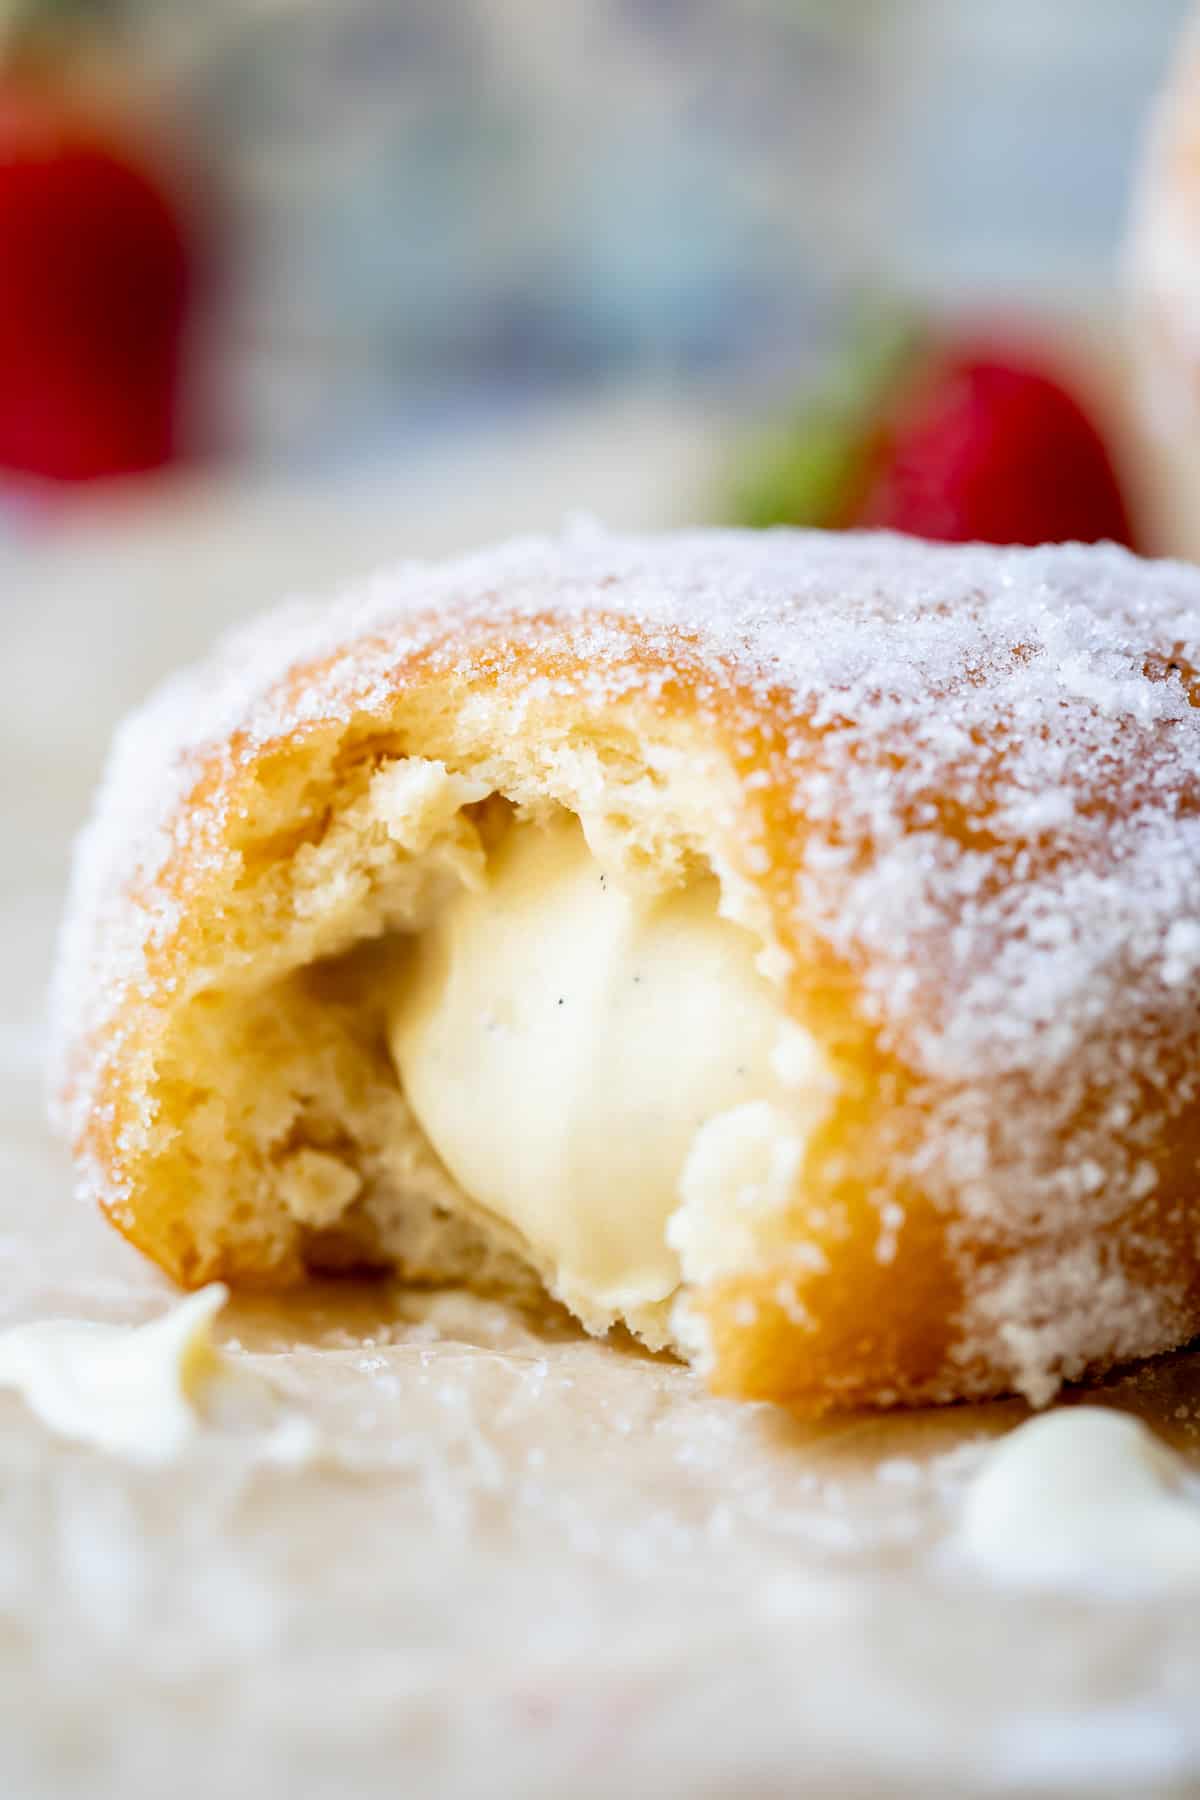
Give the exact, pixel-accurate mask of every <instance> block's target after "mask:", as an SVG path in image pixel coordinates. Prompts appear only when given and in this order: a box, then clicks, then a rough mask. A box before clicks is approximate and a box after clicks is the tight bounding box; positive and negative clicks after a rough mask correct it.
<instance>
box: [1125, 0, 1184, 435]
mask: <svg viewBox="0 0 1200 1800" xmlns="http://www.w3.org/2000/svg"><path fill="white" fill-rule="evenodd" d="M1126 259H1127V266H1128V282H1129V291H1130V298H1131V302H1132V315H1133V331H1132V334H1131V337H1132V347H1133V350H1134V352H1135V361H1136V365H1137V373H1138V375H1139V377H1140V389H1141V392H1140V396H1139V397H1140V399H1141V401H1142V404H1143V410H1144V413H1145V415H1146V417H1147V419H1148V421H1149V423H1150V425H1151V427H1152V429H1153V430H1154V431H1155V432H1157V433H1158V434H1159V435H1160V436H1161V437H1163V438H1164V439H1165V440H1166V441H1167V442H1173V443H1179V442H1181V441H1184V440H1186V439H1189V438H1194V437H1195V434H1196V429H1197V426H1198V424H1200V12H1197V13H1196V14H1195V16H1194V17H1193V18H1192V19H1191V20H1190V22H1189V24H1188V25H1187V27H1186V29H1185V30H1184V32H1183V34H1182V36H1181V39H1180V43H1179V47H1178V51H1177V54H1176V56H1175V58H1174V60H1173V63H1172V67H1171V70H1170V73H1169V75H1168V78H1167V81H1166V84H1165V85H1164V88H1163V91H1162V93H1161V94H1160V95H1159V97H1158V99H1157V101H1156V103H1155V105H1154V107H1153V109H1152V112H1151V116H1150V124H1149V128H1148V131H1147V134H1146V141H1145V145H1144V148H1143V152H1142V157H1141V161H1140V165H1139V168H1138V171H1137V175H1136V179H1135V183H1134V193H1133V204H1132V209H1131V220H1130V229H1129V241H1128V246H1127V252H1126Z"/></svg>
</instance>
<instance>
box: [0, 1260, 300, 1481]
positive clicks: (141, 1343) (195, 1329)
mask: <svg viewBox="0 0 1200 1800" xmlns="http://www.w3.org/2000/svg"><path fill="white" fill-rule="evenodd" d="M228 1298H229V1293H228V1289H226V1288H225V1287H223V1286H221V1284H220V1283H213V1284H212V1285H211V1286H209V1287H206V1288H201V1289H200V1291H199V1292H198V1293H195V1294H189V1295H188V1297H187V1299H186V1300H182V1301H180V1303H179V1304H178V1305H177V1306H175V1307H173V1308H172V1309H171V1311H170V1312H168V1313H166V1314H164V1316H163V1317H162V1318H160V1319H153V1320H151V1322H150V1323H149V1324H148V1325H136V1326H134V1325H101V1324H95V1323H89V1322H87V1321H84V1320H79V1319H48V1320H38V1321H36V1322H34V1323H32V1324H28V1325H15V1326H11V1327H10V1328H9V1329H8V1330H6V1331H3V1332H0V1388H9V1389H13V1390H15V1391H16V1392H17V1393H19V1394H20V1395H21V1397H22V1398H23V1399H24V1401H25V1403H26V1405H27V1406H28V1407H29V1409H30V1411H31V1412H33V1413H34V1414H36V1416H37V1417H38V1418H39V1419H40V1420H41V1421H42V1423H43V1424H44V1425H47V1426H49V1428H50V1429H51V1430H52V1431H56V1432H58V1433H59V1434H60V1435H61V1436H63V1437H68V1438H73V1439H75V1440H76V1442H78V1443H84V1444H91V1445H93V1446H94V1447H95V1448H96V1449H99V1450H106V1451H109V1452H110V1453H112V1454H113V1455H117V1456H127V1457H130V1458H132V1459H133V1460H134V1461H137V1462H145V1463H166V1462H170V1461H172V1460H173V1459H174V1458H176V1457H177V1456H179V1455H180V1453H181V1452H182V1451H183V1450H184V1449H185V1447H186V1446H187V1445H188V1444H189V1443H190V1442H191V1441H192V1440H193V1439H194V1438H196V1437H198V1436H199V1435H200V1434H201V1432H203V1431H205V1430H209V1431H215V1432H217V1433H220V1434H223V1435H226V1436H228V1435H237V1436H239V1437H242V1438H245V1437H247V1436H252V1437H253V1438H254V1439H255V1440H256V1442H255V1450H256V1453H257V1454H259V1455H261V1456H262V1458H263V1459H264V1460H266V1461H270V1462H277V1463H302V1462H306V1461H309V1460H311V1458H312V1456H313V1455H314V1453H315V1451H316V1449H317V1436H316V1432H315V1429H314V1427H313V1425H312V1423H311V1421H309V1420H307V1419H305V1418H303V1417H302V1416H300V1415H299V1414H297V1413H294V1412H290V1411H288V1410H287V1409H286V1408H285V1407H284V1405H283V1404H282V1402H281V1401H280V1398H279V1396H278V1395H277V1394H276V1393H275V1391H274V1389H273V1388H272V1387H271V1385H270V1384H269V1383H268V1382H266V1381H264V1380H263V1379H262V1377H261V1376H260V1375H258V1374H256V1373H255V1372H254V1371H253V1370H252V1369H250V1368H247V1367H243V1366H240V1365H239V1364H238V1363H237V1361H236V1360H235V1359H234V1358H233V1357H230V1356H227V1355H226V1354H225V1353H224V1352H223V1351H221V1350H219V1349H218V1348H217V1346H216V1345H215V1344H214V1343H213V1339H212V1322H213V1320H214V1318H215V1317H216V1315H217V1314H218V1313H219V1312H220V1310H221V1308H222V1307H223V1306H224V1304H225V1302H226V1300H227V1299H228Z"/></svg>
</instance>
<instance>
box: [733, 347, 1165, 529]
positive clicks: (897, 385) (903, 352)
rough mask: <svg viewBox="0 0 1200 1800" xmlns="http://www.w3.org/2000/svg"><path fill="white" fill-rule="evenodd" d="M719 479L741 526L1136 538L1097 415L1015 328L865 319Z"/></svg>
mask: <svg viewBox="0 0 1200 1800" xmlns="http://www.w3.org/2000/svg"><path fill="white" fill-rule="evenodd" d="M732 485H733V488H734V502H733V510H734V511H735V513H736V515H737V517H738V519H739V521H740V522H741V523H744V524H752V525H774V524H793V525H818V526H826V527H829V528H832V529H847V528H850V527H855V526H862V527H874V528H879V529H888V530H892V531H901V532H906V533H909V534H910V535H912V536H915V537H925V538H935V539H939V540H941V541H944V542H950V543H967V542H971V541H977V542H984V543H992V544H1040V543H1061V542H1066V541H1078V542H1082V543H1094V542H1098V541H1100V540H1102V539H1112V540H1114V541H1115V542H1117V543H1122V544H1130V545H1134V547H1136V544H1135V533H1134V530H1133V526H1132V524H1131V521H1130V515H1129V508H1128V506H1127V504H1126V500H1125V497H1124V495H1123V493H1122V490H1121V485H1120V482H1119V480H1118V477H1117V474H1116V471H1115V469H1114V465H1113V461H1112V458H1111V456H1110V453H1109V449H1108V446H1107V445H1106V443H1105V441H1104V438H1103V437H1102V435H1101V432H1100V429H1099V427H1098V425H1097V424H1096V422H1095V421H1094V420H1093V419H1092V418H1091V416H1090V415H1089V413H1088V412H1087V411H1086V410H1085V408H1084V406H1083V404H1082V403H1081V402H1080V400H1079V399H1078V398H1077V397H1076V396H1075V394H1074V393H1073V392H1072V391H1071V388H1070V386H1069V384H1068V381H1067V378H1066V377H1065V375H1064V374H1063V373H1061V372H1060V371H1059V370H1058V368H1057V367H1056V366H1055V363H1054V360H1053V358H1052V357H1050V356H1048V355H1046V354H1045V353H1043V352H1041V351H1040V350H1038V349H1037V348H1031V346H1030V344H1029V342H1028V341H1027V340H1026V339H1025V338H1024V337H1022V336H1018V335H1013V336H1006V335H1002V334H997V333H987V334H983V335H975V334H970V333H966V334H963V335H955V334H953V333H946V332H941V333H936V332H929V331H927V330H925V329H922V328H920V327H914V326H912V325H911V324H910V323H908V322H904V323H901V324H887V325H883V326H881V325H880V324H879V323H878V322H875V323H873V324H872V325H870V326H869V327H867V328H866V329H865V330H864V332H863V333H862V334H861V335H860V337H859V338H858V339H857V340H856V342H855V345H854V346H853V348H852V350H851V351H850V353H849V354H848V355H847V357H846V359H845V361H844V362H843V364H842V365H841V367H840V369H839V370H837V371H836V373H835V376H834V379H833V381H832V383H831V386H830V389H829V391H828V392H827V393H824V394H822V395H818V396H817V397H816V398H814V399H813V400H812V401H811V402H810V403H809V404H807V405H806V406H804V407H802V408H801V410H800V412H799V414H798V416H797V417H796V418H795V420H794V421H793V422H792V423H791V424H790V425H788V426H786V427H784V428H782V429H781V430H779V431H778V432H777V433H776V434H775V435H774V436H773V437H772V438H771V439H770V440H769V441H767V442H764V443H763V444H761V445H759V446H758V447H757V448H752V449H751V450H750V451H749V452H748V454H747V455H746V457H745V458H744V459H743V464H742V466H741V467H740V468H739V469H738V470H737V471H736V473H735V475H734V477H733V483H732Z"/></svg>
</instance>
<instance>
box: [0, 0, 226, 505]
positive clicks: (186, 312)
mask: <svg viewBox="0 0 1200 1800" xmlns="http://www.w3.org/2000/svg"><path fill="white" fill-rule="evenodd" d="M5 26H6V29H5V32H4V36H3V38H2V39H0V469H2V470H5V471H8V472H9V473H10V474H13V475H23V476H30V477H41V478H44V479H46V480H50V481H55V482H84V481H89V480H92V479H96V478H99V477H103V476H113V475H124V474H131V473H134V472H138V471H142V470H147V469H153V468H157V467H160V466H161V465H163V464H165V463H168V462H170V461H171V460H173V459H174V458H175V457H177V456H178V455H179V454H180V452H181V449H182V448H183V432H182V424H181V401H182V388H183V364H184V349H185V343H186V338H187V332H188V326H189V322H190V318H191V313H192V302H193V298H194V294H195V289H196V277H197V267H196V263H197V250H196V233H195V226H194V221H193V219H192V217H191V214H190V212H189V209H188V207H187V206H186V205H185V203H184V201H183V198H182V193H181V189H180V188H179V186H178V184H177V182H176V180H175V179H174V178H173V175H172V173H171V172H170V160H169V157H168V154H167V153H166V150H165V148H164V145H163V143H162V140H161V139H160V138H159V137H158V136H157V135H156V134H155V132H154V131H153V129H152V128H151V127H150V126H149V125H148V123H147V122H146V117H145V112H144V108H143V106H142V104H141V101H140V96H139V95H138V93H137V91H136V87H135V84H134V83H133V81H132V80H131V78H130V75H129V72H128V71H127V70H126V69H125V68H124V67H123V65H122V61H121V58H120V46H119V40H118V39H117V38H116V37H115V35H114V34H112V33H110V32H109V31H108V30H106V29H105V28H104V19H103V9H102V8H101V7H100V6H98V5H97V4H96V3H95V0H93V3H92V4H91V5H87V6H84V5H82V4H80V3H79V0H75V3H74V4H71V5H68V4H66V3H65V0H58V3H57V4H50V0H41V4H28V5H25V6H22V7H20V8H18V9H17V10H16V12H15V13H14V12H13V11H12V9H10V10H9V13H8V14H7V15H6V19H5Z"/></svg>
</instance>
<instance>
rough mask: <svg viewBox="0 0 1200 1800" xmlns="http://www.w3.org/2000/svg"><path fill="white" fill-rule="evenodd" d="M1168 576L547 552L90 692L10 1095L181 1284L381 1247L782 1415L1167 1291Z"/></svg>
mask: <svg viewBox="0 0 1200 1800" xmlns="http://www.w3.org/2000/svg"><path fill="white" fill-rule="evenodd" d="M1198 643H1200V572H1197V571H1195V570H1192V569H1190V568H1187V567H1184V566H1183V565H1179V564H1172V563H1167V562H1162V563H1150V562H1146V561H1141V560H1139V559H1138V558H1136V557H1134V556H1132V555H1130V554H1128V553H1126V552H1124V551H1122V550H1119V549H1116V548H1114V547H1112V546H1098V547H1097V546H1090V547H1080V546H1073V545H1071V546H1054V547H1046V548H1040V549H1033V550H1029V549H999V548H993V547H990V546H968V547H965V548H964V547H961V546H935V545H930V544H925V543H921V542H918V541H916V540H912V539H906V538H900V537H894V536H891V535H888V534H875V533H862V534H836V535H835V534H823V533H820V532H791V531H778V532H764V533H754V532H705V531H698V532H693V533H681V534H668V535H663V536H658V537H655V536H646V537H623V536H618V535H610V534H608V533H607V532H605V531H604V530H603V529H602V528H601V527H599V526H597V525H594V524H590V523H589V522H587V521H586V520H581V521H578V522H576V523H575V524H573V525H571V526H570V527H569V528H567V529H565V530H564V531H563V533H562V534H561V535H560V536H558V537H550V538H544V539H543V538H530V539H520V540H517V541H513V542H509V543H506V544H503V545H501V546H499V547H496V548H492V549H489V550H487V551H485V552H482V553H479V554H475V555H471V556H468V557H466V558H463V559H459V560H454V561H449V562H445V563H439V564H424V563H405V564H402V565H401V566H399V567H395V568H392V569H390V570H387V571H386V572H384V573H382V574H380V575H379V576H378V577H376V578H375V579H374V580H372V581H370V582H368V583H367V584H365V585H363V586H360V587H358V588H357V589H356V590H355V591H353V592H351V593H349V594H347V595H345V596H344V597H343V598H340V599H338V600H335V601H334V602H332V603H330V604H313V603H294V604H291V605H288V606H285V607H284V608H283V609H282V610H277V611H274V612H270V613H268V614H267V615H266V616H265V617H264V618H263V619H262V620H261V621H260V622H258V623H255V624H252V625H250V626H249V627H247V628H243V629H242V630H241V631H239V632H237V633H235V634H234V635H233V636H232V637H230V638H229V639H227V640H226V641H225V642H224V643H223V644H221V645H220V646H219V647H218V649H217V650H216V652H215V653H214V654H213V655H212V657H211V658H210V659H209V660H208V661H207V662H205V663H204V664H202V665H201V666H199V667H198V668H195V669H193V670H191V671H189V672H186V673H184V674H182V675H179V676H177V677H176V678H174V679H173V680H171V681H169V682H168V683H167V684H166V686H165V687H163V688H162V689H161V691H160V692H159V693H157V695H155V696H154V697H153V698H151V700H150V701H149V702H148V704H147V705H146V706H145V707H144V708H143V710H141V711H140V712H139V713H137V714H136V715H135V716H133V717H132V718H130V719H129V720H128V721H127V722H126V723H125V724H124V726H123V727H122V728H121V729H120V731H119V733H118V735H117V738H116V742H115V745H114V748H113V751H112V755H111V759H110V763H109V766H108V769H107V773H106V775H105V777H104V780H103V783H102V785H101V788H100V792H99V797H98V800H97V802H96V806H95V810H94V814H93V817H92V819H91V822H90V823H89V824H88V826H87V827H86V829H85V830H84V832H83V834H82V837H81V840H80V843H79V846H78V849H77V853H76V859H75V866H74V875H73V881H72V888H71V893H70V896H69V900H68V905H67V910H66V916H65V922H64V925H63V930H62V937H61V942H60V947H59V954H58V961H57V970H56V978H55V988H54V1000H53V1008H52V1011H53V1034H52V1035H53V1043H54V1067H55V1093H56V1100H55V1111H56V1116H57V1118H58V1120H59V1122H60V1125H61V1127H62V1129H63V1130H64V1131H65V1133H66V1134H67V1136H68V1138H69V1140H70V1143H71V1145H72V1147H73V1152H74V1157H75V1161H76V1165H77V1168H78V1171H79V1177H80V1184H81V1189H82V1192H83V1193H84V1195H85V1196H87V1197H88V1198H89V1199H91V1200H93V1201H97V1202H99V1204H100V1206H101V1207H102V1208H103V1209H104V1211H105V1213H106V1214H107V1215H108V1217H109V1219H110V1220H111V1221H112V1222H113V1224H114V1225H115V1226H116V1227H117V1228H118V1229H119V1230H120V1231H121V1232H123V1233H124V1234H125V1236H126V1237H127V1238H128V1239H130V1241H131V1242H133V1243H134V1244H136V1245H138V1246H139V1247H140V1248H141V1249H142V1250H143V1251H144V1252H146V1253H147V1254H148V1255H149V1256H150V1257H152V1258H153V1259H154V1260H155V1261H156V1262H158V1263H159V1264H161V1266H162V1267H163V1268H164V1269H165V1270H167V1271H168V1272H169V1273H170V1274H171V1275H172V1276H173V1277H174V1278H175V1279H176V1280H177V1281H178V1282H180V1283H182V1284H184V1285H186V1286H190V1287H196V1286H199V1285H200V1284H201V1283H204V1282H208V1281H212V1280H216V1279H219V1280H221V1281H225V1282H228V1283H230V1284H231V1285H233V1286H235V1287H236V1286H243V1287H284V1286H286V1285H288V1284H291V1283H296V1282H298V1281H301V1280H303V1279H304V1278H305V1277H306V1276H308V1275H310V1274H312V1273H321V1272H329V1271H343V1270H382V1271H391V1272H394V1273H395V1274H396V1275H397V1276H398V1277H400V1278H401V1279H403V1280H407V1281H411V1282H461V1283H466V1284H469V1285H473V1286H476V1287H482V1288H485V1289H487V1290H488V1291H503V1292H511V1293H513V1294H514V1295H518V1296H521V1297H523V1298H525V1299H527V1300H528V1301H529V1303H530V1304H532V1303H533V1297H534V1296H539V1295H545V1296H550V1297H552V1298H553V1300H555V1301H557V1302H560V1303H561V1304H562V1305H563V1306H565V1307H567V1308H568V1309H569V1310H570V1311H571V1312H572V1313H574V1314H575V1316H576V1318H577V1319H578V1320H579V1321H581V1323H582V1325H583V1326H584V1327H586V1329H587V1330H588V1331H590V1332H594V1333H597V1334H599V1333H604V1332H606V1331H608V1330H610V1328H616V1327H623V1328H625V1330H626V1331H627V1332H630V1333H632V1334H633V1335H634V1336H635V1337H636V1338H638V1339H640V1340H641V1341H642V1343H643V1344H645V1345H647V1346H649V1347H650V1348H651V1349H652V1350H663V1351H671V1352H674V1353H675V1354H677V1355H679V1356H682V1357H684V1358H686V1359H688V1360H689V1361H690V1362H691V1363H693V1364H694V1365H695V1366H696V1368H697V1369H698V1370H700V1371H701V1372H702V1374H703V1375H704V1376H705V1378H706V1379H707V1380H708V1382H709V1383H710V1385H711V1386H712V1388H713V1389H714V1390H715V1391H717V1392H719V1393H722V1394H728V1395H733V1396H740V1397H743V1398H747V1399H757V1400H770V1401H776V1402H780V1403H784V1404H787V1405H789V1406H792V1407H794V1408H797V1409H799V1410H801V1411H807V1412H813V1413H815V1412H821V1411H823V1410H827V1409H829V1408H835V1407H852V1406H868V1405H869V1406H893V1405H900V1404H912V1403H925V1402H941V1401H952V1400H962V1399H968V1398H971V1397H982V1396H987V1395H996V1394H1003V1393H1010V1392H1019V1393H1021V1394H1023V1395H1025V1396H1027V1397H1028V1398H1029V1399H1030V1400H1031V1401H1032V1402H1034V1403H1036V1404H1041V1403H1044V1402H1046V1401H1048V1400H1049V1399H1050V1398H1051V1397H1052V1396H1053V1394H1054V1393H1055V1391H1056V1390H1057V1388H1058V1387H1059V1385H1060V1384H1061V1383H1062V1382H1064V1381H1067V1380H1074V1379H1077V1378H1079V1377H1082V1376H1084V1375H1086V1374H1088V1373H1090V1372H1097V1371H1100V1370H1103V1369H1105V1368H1107V1367H1109V1366H1111V1365H1113V1364H1116V1363H1118V1362H1122V1361H1125V1360H1128V1359H1132V1358H1138V1357H1144V1356H1148V1355H1151V1354H1154V1353H1157V1352H1161V1351H1164V1350H1167V1349H1169V1348H1172V1347H1176V1346H1179V1345H1180V1344H1182V1343H1184V1342H1185V1341H1186V1340H1187V1339H1188V1338H1189V1337H1190V1336H1191V1335H1193V1334H1194V1333H1195V1332H1196V1331H1197V1330H1198V1328H1200V1206H1198V1204H1197V1192H1198V1186H1197V1183H1198V1168H1200V1106H1198V1099H1197V1090H1198V1082H1200V1000H1198V989H1197V977H1198V975H1200V712H1198V711H1197V710H1196V708H1197V698H1198V696H1200V674H1198V672H1197V671H1198V669H1200V659H1198V650H1197V647H1198Z"/></svg>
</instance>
